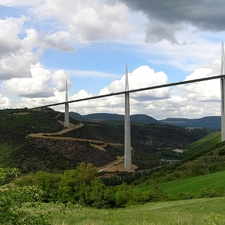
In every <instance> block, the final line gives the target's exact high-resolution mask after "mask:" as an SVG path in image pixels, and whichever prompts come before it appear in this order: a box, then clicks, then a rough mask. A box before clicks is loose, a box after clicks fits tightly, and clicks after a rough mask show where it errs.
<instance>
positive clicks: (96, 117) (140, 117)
mask: <svg viewBox="0 0 225 225" xmlns="http://www.w3.org/2000/svg"><path fill="white" fill-rule="evenodd" d="M70 117H72V118H73V119H76V120H83V121H104V120H116V121H123V120H124V115H120V114H113V113H92V114H88V115H83V116H82V115H80V114H79V113H75V112H70ZM130 120H131V122H136V123H144V124H150V123H153V124H159V123H160V122H159V121H158V120H156V119H154V118H153V117H151V116H148V115H144V114H135V115H131V117H130Z"/></svg>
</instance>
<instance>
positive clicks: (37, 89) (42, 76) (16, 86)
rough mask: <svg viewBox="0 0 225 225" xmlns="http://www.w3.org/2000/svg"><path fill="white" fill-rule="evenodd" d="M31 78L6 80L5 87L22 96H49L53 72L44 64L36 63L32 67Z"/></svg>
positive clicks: (51, 91)
mask: <svg viewBox="0 0 225 225" xmlns="http://www.w3.org/2000/svg"><path fill="white" fill-rule="evenodd" d="M30 72H31V76H32V77H30V78H12V79H10V80H7V81H4V82H3V84H2V86H3V89H4V90H5V91H6V90H7V91H9V92H12V93H14V94H15V95H17V96H21V97H30V98H33V97H49V96H52V95H53V89H52V88H50V87H49V83H50V82H51V74H50V72H49V71H48V70H46V69H44V67H43V66H42V65H40V64H39V63H38V64H35V65H31V67H30Z"/></svg>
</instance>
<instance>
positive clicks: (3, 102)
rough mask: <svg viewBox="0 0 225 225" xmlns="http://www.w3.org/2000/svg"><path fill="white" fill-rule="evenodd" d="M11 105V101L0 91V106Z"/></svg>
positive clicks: (8, 106) (6, 106) (7, 106)
mask: <svg viewBox="0 0 225 225" xmlns="http://www.w3.org/2000/svg"><path fill="white" fill-rule="evenodd" d="M10 107H11V101H10V99H9V98H8V97H4V96H3V95H2V94H1V93H0V108H3V109H4V108H5V109H6V108H10Z"/></svg>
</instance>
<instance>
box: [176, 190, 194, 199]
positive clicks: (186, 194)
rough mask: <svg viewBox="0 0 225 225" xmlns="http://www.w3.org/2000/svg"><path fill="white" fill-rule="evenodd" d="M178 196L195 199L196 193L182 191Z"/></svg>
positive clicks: (179, 197)
mask: <svg viewBox="0 0 225 225" xmlns="http://www.w3.org/2000/svg"><path fill="white" fill-rule="evenodd" d="M177 198H178V199H179V200H186V199H193V198H194V194H193V193H190V192H180V193H179V194H178V195H177Z"/></svg>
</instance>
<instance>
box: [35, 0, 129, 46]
mask: <svg viewBox="0 0 225 225" xmlns="http://www.w3.org/2000/svg"><path fill="white" fill-rule="evenodd" d="M32 13H33V15H35V16H36V17H37V18H39V19H40V20H43V19H48V18H51V19H52V18H54V19H56V20H57V21H59V22H60V23H61V24H62V25H64V27H65V28H66V29H67V31H68V32H69V33H70V34H71V35H72V37H73V42H74V43H81V44H82V43H83V44H84V43H90V42H94V41H105V40H108V39H112V38H114V39H115V38H118V37H121V36H123V35H125V34H128V33H130V31H131V30H132V26H131V25H130V24H129V23H128V22H127V14H128V8H127V7H126V6H125V5H124V4H121V3H118V2H115V3H112V2H111V3H110V4H109V2H108V1H105V0H96V1H92V0H85V1H84V0H77V1H72V0H65V1H59V0H57V1H55V0H54V1H53V0H46V2H45V3H43V4H41V5H39V6H37V7H35V8H33V9H32Z"/></svg>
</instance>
